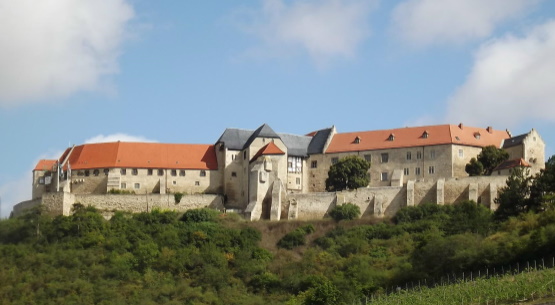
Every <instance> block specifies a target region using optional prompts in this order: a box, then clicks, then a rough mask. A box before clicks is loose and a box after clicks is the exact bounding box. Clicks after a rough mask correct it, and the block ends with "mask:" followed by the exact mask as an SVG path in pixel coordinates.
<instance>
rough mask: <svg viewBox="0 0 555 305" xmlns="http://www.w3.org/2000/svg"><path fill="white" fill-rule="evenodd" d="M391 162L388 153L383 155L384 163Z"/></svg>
mask: <svg viewBox="0 0 555 305" xmlns="http://www.w3.org/2000/svg"><path fill="white" fill-rule="evenodd" d="M387 162H389V154H388V153H383V154H382V163H387Z"/></svg>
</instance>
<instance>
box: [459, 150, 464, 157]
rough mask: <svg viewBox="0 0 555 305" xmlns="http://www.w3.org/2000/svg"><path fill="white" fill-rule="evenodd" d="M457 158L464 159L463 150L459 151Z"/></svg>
mask: <svg viewBox="0 0 555 305" xmlns="http://www.w3.org/2000/svg"><path fill="white" fill-rule="evenodd" d="M459 158H464V150H462V149H459Z"/></svg>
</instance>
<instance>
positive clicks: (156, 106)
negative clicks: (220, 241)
mask: <svg viewBox="0 0 555 305" xmlns="http://www.w3.org/2000/svg"><path fill="white" fill-rule="evenodd" d="M0 28H1V31H2V35H0V143H1V147H2V149H1V151H2V154H1V156H2V157H1V158H0V198H1V200H2V209H1V216H2V217H7V216H8V215H9V211H11V207H12V205H13V204H15V203H17V202H19V201H22V200H26V199H30V196H31V195H30V193H31V170H32V168H33V166H34V165H35V163H36V162H37V161H38V160H39V159H41V158H56V157H57V156H58V155H59V154H60V152H61V151H63V150H64V149H65V148H66V147H68V146H69V145H73V144H82V143H85V142H98V141H113V140H135V141H158V142H168V143H214V142H215V141H216V140H217V139H218V137H219V136H220V134H221V133H222V132H223V131H224V129H225V128H226V127H237V128H245V129H255V128H257V127H258V126H260V125H261V124H263V123H268V124H269V125H270V126H271V127H272V128H273V129H274V130H276V131H278V132H286V133H295V134H305V133H308V132H310V131H313V130H317V129H320V128H325V127H329V126H331V125H335V126H336V127H337V128H338V130H339V131H340V132H348V131H357V130H373V129H386V128H396V127H403V126H417V125H427V124H439V123H451V124H458V123H460V122H463V123H464V124H466V125H473V126H483V127H487V126H490V125H491V126H493V127H494V128H496V129H502V130H503V129H505V128H508V129H509V130H511V131H512V132H513V134H519V133H524V132H527V131H529V130H530V129H532V128H536V129H537V130H538V131H539V132H540V134H541V135H542V137H543V139H544V140H545V142H546V143H547V152H546V153H547V155H548V156H550V155H552V154H554V153H555V149H554V145H555V133H554V132H553V129H554V127H555V115H554V113H555V99H554V97H555V73H554V72H553V71H555V1H548V0H543V1H542V0H464V1H463V0H399V1H384V0H381V1H380V0H297V1H289V0H245V1H218V2H216V1H168V0H159V1H147V0H80V1H75V0H43V1H40V2H37V1H32V0H18V1H13V0H0Z"/></svg>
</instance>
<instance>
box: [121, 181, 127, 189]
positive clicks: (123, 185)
mask: <svg viewBox="0 0 555 305" xmlns="http://www.w3.org/2000/svg"><path fill="white" fill-rule="evenodd" d="M120 188H121V189H122V190H124V189H126V188H127V183H125V182H122V183H121V186H120Z"/></svg>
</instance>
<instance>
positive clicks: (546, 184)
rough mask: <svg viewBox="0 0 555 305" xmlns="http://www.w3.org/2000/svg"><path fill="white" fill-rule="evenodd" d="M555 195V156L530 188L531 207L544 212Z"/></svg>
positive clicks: (546, 164)
mask: <svg viewBox="0 0 555 305" xmlns="http://www.w3.org/2000/svg"><path fill="white" fill-rule="evenodd" d="M553 194H555V156H551V157H550V158H549V160H548V161H547V162H546V163H545V168H544V169H542V170H541V171H540V172H539V173H538V174H537V175H536V176H534V181H533V182H532V185H531V186H530V201H531V202H530V205H531V206H532V209H533V210H536V211H537V210H543V209H544V208H545V207H544V205H545V203H546V202H547V201H550V200H551V201H552V197H553V196H552V195H553Z"/></svg>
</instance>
